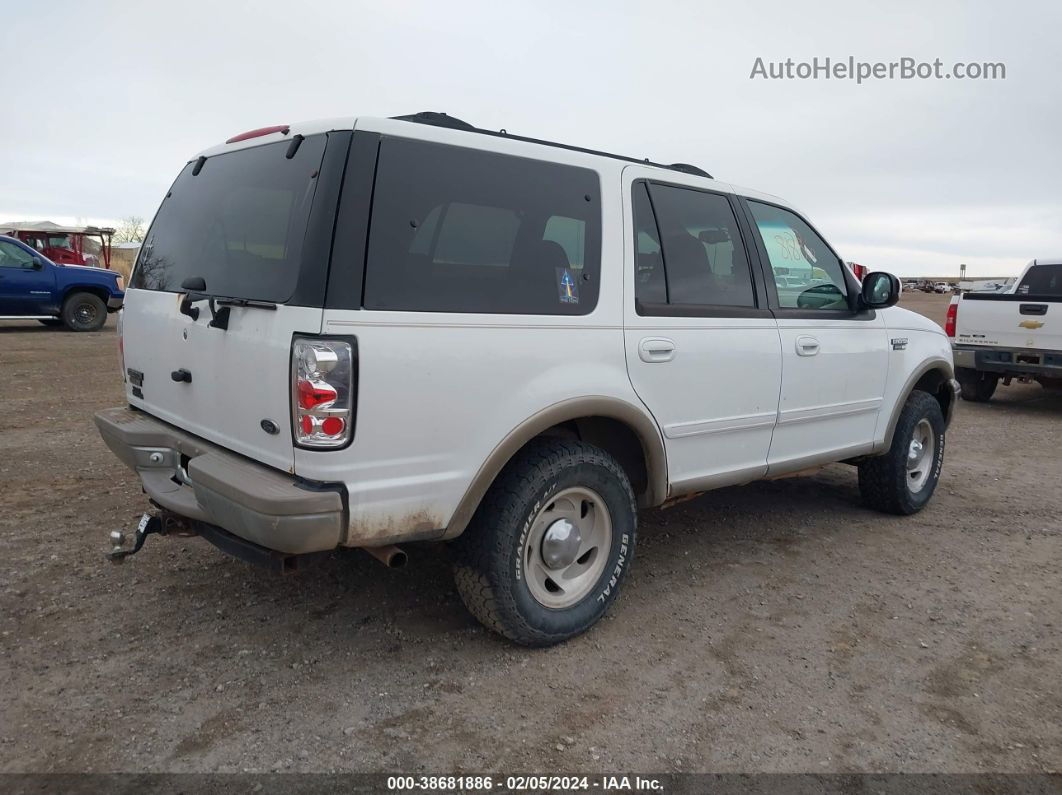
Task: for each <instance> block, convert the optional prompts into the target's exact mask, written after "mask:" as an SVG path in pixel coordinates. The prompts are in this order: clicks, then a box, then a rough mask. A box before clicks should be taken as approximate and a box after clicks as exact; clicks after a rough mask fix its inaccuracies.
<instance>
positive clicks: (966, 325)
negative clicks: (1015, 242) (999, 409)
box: [945, 259, 1062, 402]
mask: <svg viewBox="0 0 1062 795" xmlns="http://www.w3.org/2000/svg"><path fill="white" fill-rule="evenodd" d="M945 331H946V333H947V335H948V336H949V337H951V338H952V351H953V354H954V356H955V375H956V378H957V379H958V381H959V383H960V384H961V385H962V397H963V399H964V400H970V401H974V402H985V401H988V400H991V398H992V395H993V394H994V393H995V391H996V387H997V386H998V385H999V382H1000V381H1001V380H1002V381H1003V385H1004V386H1009V385H1010V383H1011V382H1012V381H1013V380H1015V379H1016V380H1018V381H1020V382H1022V383H1028V382H1029V381H1037V382H1038V383H1040V384H1041V385H1042V386H1044V387H1049V388H1057V387H1062V259H1034V260H1033V261H1032V262H1030V263H1029V264H1028V265H1027V266H1026V267H1025V271H1024V272H1023V273H1022V275H1021V277H1020V278H1019V279H1018V280H1017V281H1016V282H1015V283H1014V285H1013V286H1012V287H1010V288H1009V289H1007V290H1006V291H1005V292H998V293H997V292H969V293H965V294H963V295H957V296H955V297H954V298H952V299H951V304H950V305H949V306H948V315H947V320H946V323H945Z"/></svg>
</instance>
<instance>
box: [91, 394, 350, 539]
mask: <svg viewBox="0 0 1062 795" xmlns="http://www.w3.org/2000/svg"><path fill="white" fill-rule="evenodd" d="M95 420H96V427H97V428H99V431H100V435H101V436H102V437H103V441H104V442H106V443H107V446H108V447H109V448H111V450H112V452H114V454H115V455H116V456H118V458H119V459H121V461H122V462H123V463H124V464H125V465H126V466H128V467H129V468H130V469H132V470H134V471H135V472H136V473H137V474H138V475H140V480H141V483H143V486H144V491H145V493H146V494H147V495H148V497H150V498H151V500H152V501H154V502H155V503H157V504H158V505H159V506H161V507H162V508H165V509H166V510H169V511H172V512H173V513H176V514H178V515H180V516H184V517H187V518H188V519H192V520H195V521H198V522H205V523H207V524H210V525H214V526H216V527H220V528H223V529H224V530H227V531H228V532H229V533H232V534H233V535H235V536H238V537H240V538H242V539H245V540H247V541H251V542H253V543H255V544H258V545H259V546H262V547H265V548H267V549H271V550H276V551H277V552H284V553H287V554H295V555H298V554H304V553H308V552H320V551H323V550H328V549H334V548H335V547H336V546H338V545H339V543H340V541H341V540H342V538H343V535H344V532H345V530H346V526H347V518H346V515H347V514H346V508H345V506H344V499H343V493H342V489H341V488H340V487H330V486H327V485H325V484H320V485H318V484H305V483H300V482H298V481H297V480H296V479H295V478H294V477H292V476H291V475H288V474H285V473H283V472H279V471H277V470H275V469H272V468H270V467H266V466H263V465H262V464H258V463H255V462H254V461H250V460H249V459H246V458H244V457H242V456H239V455H236V454H235V453H231V452H229V451H228V450H225V449H224V448H221V447H218V446H217V445H214V444H211V443H210V442H207V441H205V440H203V439H201V438H199V437H197V436H193V435H191V434H189V433H185V432H184V431H182V430H181V429H179V428H176V427H174V426H172V425H169V424H168V423H165V422H162V421H161V420H157V419H155V418H154V417H151V416H150V415H148V414H145V413H144V412H142V411H135V410H133V409H129V408H114V409H105V410H104V411H101V412H98V413H97V414H96V417H95ZM182 461H183V462H184V465H183V466H182Z"/></svg>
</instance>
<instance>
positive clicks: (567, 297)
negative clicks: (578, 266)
mask: <svg viewBox="0 0 1062 795" xmlns="http://www.w3.org/2000/svg"><path fill="white" fill-rule="evenodd" d="M557 289H558V290H559V291H560V302H561V303H562V304H577V303H579V285H578V284H576V282H575V277H574V276H572V272H571V271H570V270H568V269H567V268H557Z"/></svg>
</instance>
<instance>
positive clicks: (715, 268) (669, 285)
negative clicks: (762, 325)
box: [633, 183, 756, 314]
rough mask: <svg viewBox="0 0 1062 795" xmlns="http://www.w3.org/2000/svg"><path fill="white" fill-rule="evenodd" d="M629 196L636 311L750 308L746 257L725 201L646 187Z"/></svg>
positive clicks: (703, 194)
mask: <svg viewBox="0 0 1062 795" xmlns="http://www.w3.org/2000/svg"><path fill="white" fill-rule="evenodd" d="M633 190H634V227H635V241H634V245H635V260H636V262H635V297H636V298H637V300H638V302H639V306H640V310H639V311H641V312H642V313H643V314H649V313H651V310H650V309H649V308H648V307H649V306H650V305H652V304H664V303H667V304H678V305H685V306H705V307H710V306H716V307H755V306H756V299H755V293H754V290H753V285H752V272H751V269H750V268H749V260H748V255H747V254H746V252H745V246H744V244H743V243H742V240H741V233H740V232H739V230H738V225H737V219H736V218H735V216H734V211H733V209H732V208H731V206H730V202H729V201H728V200H727V198H726V197H725V196H722V195H720V194H717V193H708V192H705V191H699V190H693V189H687V188H679V187H673V186H668V185H657V184H652V185H647V184H646V183H638V184H635V185H634V187H633Z"/></svg>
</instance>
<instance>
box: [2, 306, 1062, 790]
mask: <svg viewBox="0 0 1062 795" xmlns="http://www.w3.org/2000/svg"><path fill="white" fill-rule="evenodd" d="M946 301H947V297H946V296H912V297H911V298H910V299H908V300H907V304H908V305H909V306H911V307H913V308H915V309H917V310H919V311H922V312H924V313H926V314H928V315H930V316H931V317H934V318H936V319H942V317H943V313H944V306H945V304H946ZM0 373H2V378H0V401H2V403H0V405H3V407H4V412H3V414H2V415H0V482H2V484H3V488H2V492H0V504H2V510H0V544H2V555H3V558H4V561H5V564H6V566H5V569H6V573H5V574H4V576H3V578H2V582H0V655H2V656H0V667H2V671H3V680H4V684H3V688H2V690H0V771H6V772H12V771H88V770H92V771H119V770H129V771H131V770H137V771H192V770H195V771H242V770H254V771H269V770H314V771H326V770H327V771H332V770H359V771H370V770H373V771H375V770H388V771H395V772H407V773H408V772H417V771H431V772H458V771H461V772H483V771H494V772H502V773H511V772H520V771H522V772H530V771H537V772H576V771H581V772H598V771H605V772H617V771H619V772H635V771H655V772H666V771H693V770H710V771H810V772H825V771H952V772H973V771H1030V772H1032V771H1042V770H1059V769H1062V722H1060V716H1062V654H1060V646H1062V641H1060V638H1062V632H1060V630H1062V585H1060V581H1062V580H1060V575H1062V520H1060V519H1059V516H1060V514H1062V490H1060V489H1059V483H1060V482H1062V453H1060V447H1062V433H1060V429H1062V397H1060V396H1058V395H1052V394H1050V393H1047V392H1045V391H1044V390H1042V389H1041V388H1040V387H1039V386H1036V385H1032V386H1012V387H1010V388H1006V389H1004V388H1000V390H999V391H998V392H997V397H996V399H995V400H994V401H993V402H992V403H991V404H989V405H973V404H970V403H966V404H964V405H962V406H960V412H959V414H958V418H957V420H956V421H955V424H954V425H953V427H952V430H951V432H950V433H949V436H948V451H947V456H946V460H945V465H944V474H943V479H942V480H941V483H940V487H939V488H938V490H937V494H936V497H935V498H934V500H933V502H932V503H931V504H930V506H929V507H928V508H927V509H926V510H925V511H924V512H922V513H921V514H919V515H918V516H915V517H912V518H906V519H900V518H895V517H887V516H881V515H878V514H875V513H871V512H870V511H868V510H866V509H864V508H863V507H861V506H860V503H859V496H858V492H857V488H856V479H855V471H854V470H853V469H851V468H850V467H847V466H843V465H837V466H834V467H830V468H828V469H826V470H823V471H822V472H821V473H820V474H818V475H816V476H814V477H807V478H795V479H789V480H780V481H775V482H771V483H761V484H756V485H753V486H747V487H744V488H734V489H726V490H723V491H718V492H714V493H712V494H709V495H706V496H704V497H701V498H699V499H697V500H695V501H692V502H689V503H686V504H683V505H681V506H679V507H675V508H671V509H668V510H661V511H652V512H649V513H646V514H645V515H643V517H642V520H641V537H640V545H639V548H638V552H637V555H636V557H635V564H634V566H633V568H632V570H631V575H630V578H629V580H628V582H627V587H626V590H625V592H624V593H623V594H622V596H621V598H620V600H619V601H618V602H617V604H616V606H615V607H614V609H613V610H612V612H611V614H610V616H609V617H608V619H607V620H605V621H604V622H603V623H602V624H601V625H599V627H598V628H597V629H595V630H594V631H592V632H591V633H589V634H588V635H585V636H583V637H581V638H579V639H576V640H574V641H572V642H570V643H568V644H566V645H564V646H561V647H559V648H554V649H549V650H544V651H527V650H524V649H520V648H517V647H514V646H511V645H509V644H507V643H505V642H503V641H501V640H499V639H498V638H496V637H494V636H493V635H490V634H489V633H487V632H485V631H484V630H482V629H480V628H479V626H478V625H477V624H476V623H475V622H474V621H473V620H472V619H471V618H470V617H469V615H468V614H467V613H466V612H465V610H464V608H463V607H462V605H461V602H460V601H459V599H458V597H457V594H456V593H455V591H454V587H453V583H452V581H451V577H450V573H449V569H448V566H447V564H446V563H445V556H444V554H443V553H444V550H443V548H441V547H440V546H437V545H431V546H423V547H414V548H412V549H411V552H412V555H411V561H410V565H409V566H408V567H407V568H406V569H405V570H402V571H389V570H386V569H384V568H383V567H382V566H380V564H379V563H377V562H376V561H374V560H373V559H371V558H369V557H368V556H367V555H365V554H364V553H360V552H357V551H348V552H344V553H337V554H335V555H334V556H332V557H331V558H330V559H329V560H327V561H326V562H325V563H324V564H322V565H321V566H320V567H319V568H317V569H314V570H310V571H307V572H305V573H303V574H300V575H296V576H294V577H290V578H284V579H282V578H279V577H277V576H275V575H272V574H269V573H267V572H265V571H262V570H259V569H256V568H253V567H251V566H249V565H248V564H245V563H242V562H239V561H236V560H233V559H229V558H227V557H226V556H224V555H223V554H221V553H220V552H218V551H217V550H215V549H214V548H213V547H211V546H210V545H209V544H207V543H206V542H204V541H201V540H197V539H151V540H150V541H149V543H148V545H147V547H146V549H145V551H144V552H143V553H141V554H140V555H138V556H136V557H135V558H133V559H132V560H131V561H130V562H129V563H127V564H126V565H125V566H124V567H116V566H111V565H110V564H108V563H106V562H105V561H104V559H103V557H102V555H101V552H102V551H103V549H104V547H105V536H106V533H107V531H109V530H111V529H113V528H117V527H124V528H129V527H130V526H131V525H132V523H133V522H134V521H135V519H136V518H137V517H138V516H139V514H140V512H141V511H142V510H144V508H145V507H146V503H145V501H144V499H143V496H142V495H141V493H140V489H139V486H138V483H137V480H136V478H135V477H134V476H133V474H132V473H130V472H129V471H127V470H125V469H124V468H123V467H121V466H120V465H119V464H118V462H117V461H116V459H115V458H114V457H113V456H111V455H110V453H109V452H108V451H107V450H106V448H105V447H104V445H103V443H102V442H101V441H100V439H99V437H98V436H97V434H96V432H95V429H94V427H93V426H92V423H91V420H90V417H91V415H92V412H94V411H95V410H97V409H100V408H104V407H107V406H112V405H118V404H120V403H121V400H122V397H121V390H120V387H119V380H118V376H117V360H116V354H115V340H114V332H113V327H112V326H108V327H107V328H106V329H105V330H104V331H103V332H101V333H98V334H88V335H84V334H82V335H77V334H71V333H66V332H62V331H56V330H52V329H45V328H43V327H39V326H38V325H37V324H35V323H3V324H0Z"/></svg>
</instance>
